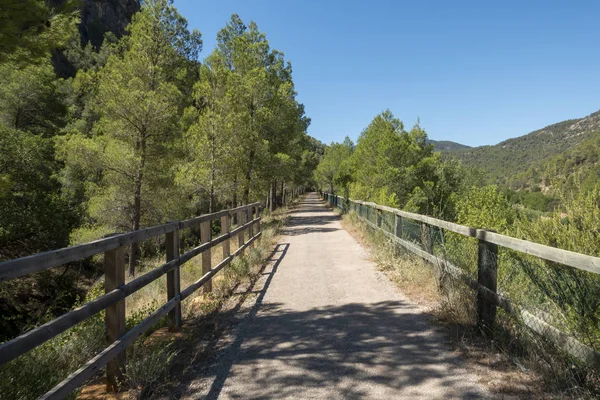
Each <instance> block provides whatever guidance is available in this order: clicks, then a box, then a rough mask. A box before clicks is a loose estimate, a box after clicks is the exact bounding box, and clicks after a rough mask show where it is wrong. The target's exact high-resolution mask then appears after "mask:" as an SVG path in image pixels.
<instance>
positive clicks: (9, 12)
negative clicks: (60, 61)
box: [0, 0, 79, 63]
mask: <svg viewBox="0 0 600 400" xmlns="http://www.w3.org/2000/svg"><path fill="white" fill-rule="evenodd" d="M75 5H76V1H73V0H67V1H65V2H63V5H62V6H61V7H58V8H57V7H54V8H50V7H49V6H48V3H47V2H46V1H44V0H3V1H2V2H1V3H0V20H2V24H0V63H4V62H6V61H13V62H18V63H28V62H35V61H37V60H39V59H45V58H47V57H48V56H49V55H50V51H51V50H52V49H56V48H61V47H62V46H64V45H65V44H66V43H67V42H68V41H69V39H70V38H71V37H72V36H73V35H74V34H75V33H76V32H77V24H78V22H79V12H78V11H77V10H76V8H75Z"/></svg>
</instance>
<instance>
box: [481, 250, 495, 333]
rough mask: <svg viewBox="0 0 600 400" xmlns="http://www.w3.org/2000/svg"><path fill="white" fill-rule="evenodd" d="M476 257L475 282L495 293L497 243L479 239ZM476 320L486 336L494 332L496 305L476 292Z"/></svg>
mask: <svg viewBox="0 0 600 400" xmlns="http://www.w3.org/2000/svg"><path fill="white" fill-rule="evenodd" d="M478 250H479V251H478V258H477V282H478V283H479V284H480V285H483V286H484V287H486V288H488V289H489V290H491V291H492V292H494V293H496V290H497V289H498V245H497V244H494V243H489V242H486V241H485V240H483V239H479V242H478ZM477 322H478V326H479V329H480V330H481V332H482V333H483V334H484V335H486V336H492V335H493V333H494V324H495V322H496V305H495V304H494V303H493V302H491V301H489V300H487V299H486V298H485V296H483V295H482V292H481V291H478V292H477Z"/></svg>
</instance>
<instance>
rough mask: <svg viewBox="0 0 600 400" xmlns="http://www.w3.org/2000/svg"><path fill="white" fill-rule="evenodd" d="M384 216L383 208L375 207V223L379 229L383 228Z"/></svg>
mask: <svg viewBox="0 0 600 400" xmlns="http://www.w3.org/2000/svg"><path fill="white" fill-rule="evenodd" d="M382 217H383V216H382V215H381V210H378V209H375V225H377V227H378V228H379V229H381V221H382Z"/></svg>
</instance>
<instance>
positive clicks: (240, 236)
mask: <svg viewBox="0 0 600 400" xmlns="http://www.w3.org/2000/svg"><path fill="white" fill-rule="evenodd" d="M243 215H244V213H243V212H242V210H240V211H238V215H237V219H238V226H242V225H244V223H245V221H244V217H243ZM244 242H245V240H244V230H243V229H242V230H241V231H240V232H239V233H238V248H239V247H242V246H243V245H244Z"/></svg>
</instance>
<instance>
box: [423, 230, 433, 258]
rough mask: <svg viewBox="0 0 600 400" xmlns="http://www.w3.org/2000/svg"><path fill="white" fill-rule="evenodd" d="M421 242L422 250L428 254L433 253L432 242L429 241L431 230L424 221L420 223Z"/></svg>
mask: <svg viewBox="0 0 600 400" xmlns="http://www.w3.org/2000/svg"><path fill="white" fill-rule="evenodd" d="M421 244H422V245H423V250H425V251H426V252H428V253H429V254H433V243H431V230H430V226H429V224H426V223H422V224H421Z"/></svg>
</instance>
